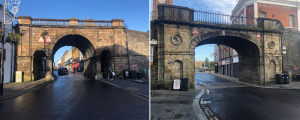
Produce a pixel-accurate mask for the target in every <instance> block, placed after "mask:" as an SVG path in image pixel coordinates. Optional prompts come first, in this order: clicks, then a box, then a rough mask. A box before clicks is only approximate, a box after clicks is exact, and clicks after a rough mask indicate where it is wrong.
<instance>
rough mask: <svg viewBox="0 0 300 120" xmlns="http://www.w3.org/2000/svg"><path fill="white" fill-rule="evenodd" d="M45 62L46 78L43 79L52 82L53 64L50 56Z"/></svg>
mask: <svg viewBox="0 0 300 120" xmlns="http://www.w3.org/2000/svg"><path fill="white" fill-rule="evenodd" d="M46 59H47V62H46V71H47V73H46V77H45V79H46V80H47V81H48V80H52V77H53V74H52V64H53V60H52V57H51V56H46Z"/></svg>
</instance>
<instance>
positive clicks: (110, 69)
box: [108, 67, 114, 80]
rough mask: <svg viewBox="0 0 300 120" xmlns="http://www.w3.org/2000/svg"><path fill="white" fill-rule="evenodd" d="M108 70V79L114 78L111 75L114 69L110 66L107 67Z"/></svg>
mask: <svg viewBox="0 0 300 120" xmlns="http://www.w3.org/2000/svg"><path fill="white" fill-rule="evenodd" d="M108 72H109V79H110V80H114V76H113V72H114V70H113V69H112V68H111V67H109V69H108Z"/></svg>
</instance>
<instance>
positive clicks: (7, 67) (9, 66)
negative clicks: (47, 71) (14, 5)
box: [0, 5, 15, 84]
mask: <svg viewBox="0 0 300 120" xmlns="http://www.w3.org/2000/svg"><path fill="white" fill-rule="evenodd" d="M0 16H1V20H0V21H1V23H3V21H2V16H3V7H2V5H0ZM11 18H12V17H11V16H10V15H9V14H6V15H5V20H6V21H8V20H9V19H11ZM1 28H2V26H1ZM4 32H5V36H7V34H8V33H10V32H13V23H11V24H7V23H6V24H5V26H4ZM1 47H2V44H1V42H0V48H1ZM1 53H2V52H1ZM14 53H15V45H14V44H13V43H12V44H11V43H5V44H4V55H5V56H4V61H3V65H4V66H3V67H4V80H3V84H7V83H12V82H14V81H15V80H14V78H15V77H14V75H15V69H14V62H15V57H14V56H15V54H14Z"/></svg>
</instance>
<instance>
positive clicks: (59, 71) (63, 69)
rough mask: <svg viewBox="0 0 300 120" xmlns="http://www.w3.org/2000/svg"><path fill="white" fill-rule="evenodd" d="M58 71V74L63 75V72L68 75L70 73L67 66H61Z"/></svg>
mask: <svg viewBox="0 0 300 120" xmlns="http://www.w3.org/2000/svg"><path fill="white" fill-rule="evenodd" d="M57 72H58V75H62V74H64V75H68V74H69V71H68V69H67V68H66V67H60V68H59V69H58V71H57Z"/></svg>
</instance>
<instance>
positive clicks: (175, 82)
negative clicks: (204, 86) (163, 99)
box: [173, 79, 180, 90]
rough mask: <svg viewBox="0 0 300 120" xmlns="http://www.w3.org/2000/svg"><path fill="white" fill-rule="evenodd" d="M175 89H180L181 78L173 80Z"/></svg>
mask: <svg viewBox="0 0 300 120" xmlns="http://www.w3.org/2000/svg"><path fill="white" fill-rule="evenodd" d="M173 82H174V83H173V90H179V89H180V79H175V80H174V81H173Z"/></svg>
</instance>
